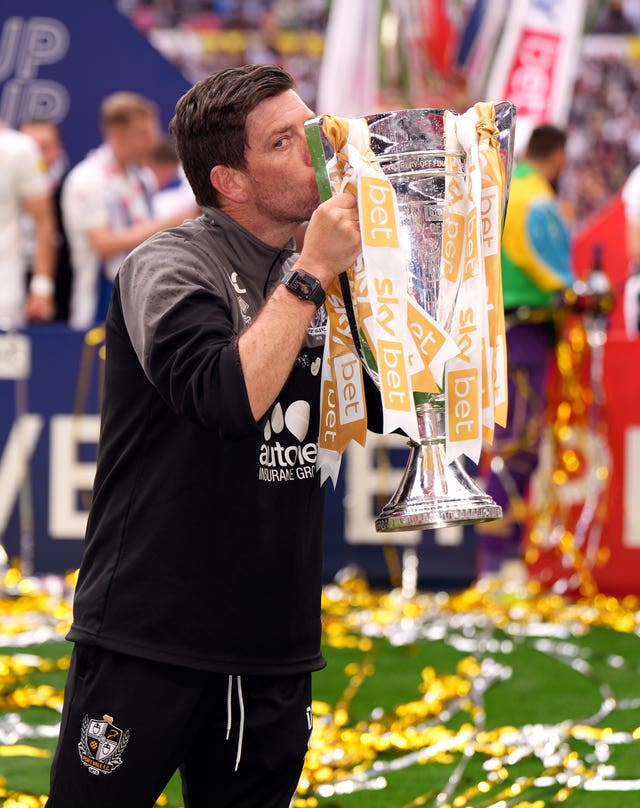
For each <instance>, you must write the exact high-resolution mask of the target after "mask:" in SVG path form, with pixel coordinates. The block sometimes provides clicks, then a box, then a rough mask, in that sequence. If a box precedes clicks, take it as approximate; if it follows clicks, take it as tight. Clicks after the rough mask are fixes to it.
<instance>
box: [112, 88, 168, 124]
mask: <svg viewBox="0 0 640 808" xmlns="http://www.w3.org/2000/svg"><path fill="white" fill-rule="evenodd" d="M158 116H159V112H158V105H157V104H156V103H155V102H154V101H151V100H149V99H148V98H145V97H144V96H143V95H139V94H138V93H130V92H125V91H122V92H117V93H111V95H108V96H107V97H106V98H104V99H103V101H102V104H101V105H100V128H101V130H102V134H103V135H104V134H105V132H106V131H107V130H108V129H109V128H110V127H112V126H128V125H129V124H130V123H131V122H132V121H133V120H135V119H136V118H138V117H153V118H157V117H158Z"/></svg>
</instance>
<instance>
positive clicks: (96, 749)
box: [78, 715, 129, 774]
mask: <svg viewBox="0 0 640 808" xmlns="http://www.w3.org/2000/svg"><path fill="white" fill-rule="evenodd" d="M128 743H129V730H128V729H127V730H122V729H120V728H119V727H116V726H115V724H114V723H113V717H112V716H110V715H103V716H102V718H89V716H88V715H85V717H84V720H83V722H82V732H81V735H80V743H79V744H78V752H79V753H80V760H81V761H82V763H83V765H85V766H87V767H88V769H89V771H90V772H91V774H111V772H112V771H113V770H114V769H117V768H118V766H119V765H120V764H121V763H122V753H123V752H124V750H125V747H126V746H127V744H128Z"/></svg>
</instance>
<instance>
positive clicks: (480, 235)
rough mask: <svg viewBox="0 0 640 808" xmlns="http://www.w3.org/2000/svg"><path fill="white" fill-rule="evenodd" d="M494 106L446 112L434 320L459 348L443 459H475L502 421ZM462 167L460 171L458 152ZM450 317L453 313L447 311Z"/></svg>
mask: <svg viewBox="0 0 640 808" xmlns="http://www.w3.org/2000/svg"><path fill="white" fill-rule="evenodd" d="M496 131H497V130H496V126H495V109H494V107H493V105H492V104H476V106H475V107H472V108H471V109H469V110H467V112H465V113H464V114H463V115H454V114H452V113H450V112H446V113H445V139H446V150H447V153H448V155H449V156H448V161H449V165H448V166H447V168H448V171H447V180H446V189H445V218H444V222H443V241H442V272H441V294H440V298H439V319H440V318H442V321H446V318H450V320H449V321H448V328H450V333H451V336H452V337H453V339H454V340H455V341H456V343H457V345H458V348H459V349H460V350H459V353H458V354H457V355H456V356H455V357H453V358H452V359H450V360H449V361H448V362H447V365H446V368H445V413H446V418H445V422H446V438H447V439H446V459H447V462H451V461H452V460H454V459H455V458H456V457H458V456H460V455H461V454H464V455H467V457H469V458H470V459H471V460H473V461H474V462H476V463H477V462H478V460H479V458H480V451H481V449H482V442H483V440H486V441H487V442H490V441H491V440H492V439H493V429H494V423H495V422H496V420H497V421H498V422H499V423H501V424H503V425H504V422H505V420H506V405H507V393H506V389H507V385H506V351H505V335H504V314H503V304H502V281H501V276H500V234H501V228H502V199H503V190H504V183H505V177H504V171H503V169H502V164H501V160H500V154H499V151H498V142H497V139H496V138H495V133H496ZM461 150H462V152H463V153H464V156H465V171H464V172H462V171H461V170H460V162H459V161H460V158H459V157H458V156H457V154H458V153H460V151H461ZM451 315H452V316H451Z"/></svg>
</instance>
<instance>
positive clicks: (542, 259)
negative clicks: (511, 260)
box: [523, 199, 573, 292]
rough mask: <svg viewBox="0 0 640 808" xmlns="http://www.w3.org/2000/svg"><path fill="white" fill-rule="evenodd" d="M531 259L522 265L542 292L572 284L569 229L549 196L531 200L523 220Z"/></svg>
mask: <svg viewBox="0 0 640 808" xmlns="http://www.w3.org/2000/svg"><path fill="white" fill-rule="evenodd" d="M526 238H527V242H528V246H529V249H530V253H531V261H530V262H528V263H527V265H525V266H523V269H524V270H525V271H526V272H527V274H529V275H530V276H531V278H532V280H533V281H534V282H535V283H536V284H537V285H538V286H539V287H540V288H541V289H543V290H544V291H547V292H552V291H557V290H560V289H565V288H567V287H568V286H571V284H572V283H573V271H572V269H571V248H570V240H569V230H568V228H567V226H566V224H565V223H564V220H563V219H562V215H561V213H560V210H559V208H558V205H557V204H556V202H555V200H553V199H542V200H539V201H537V202H535V203H533V204H532V205H531V207H530V209H529V213H528V215H527V221H526Z"/></svg>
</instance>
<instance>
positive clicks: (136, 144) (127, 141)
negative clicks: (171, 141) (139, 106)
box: [114, 115, 160, 164]
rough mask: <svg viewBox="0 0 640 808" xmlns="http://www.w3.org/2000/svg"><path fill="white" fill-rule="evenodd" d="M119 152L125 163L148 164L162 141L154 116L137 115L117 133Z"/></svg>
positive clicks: (119, 128)
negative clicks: (150, 156)
mask: <svg viewBox="0 0 640 808" xmlns="http://www.w3.org/2000/svg"><path fill="white" fill-rule="evenodd" d="M114 134H116V136H117V139H118V144H119V145H118V150H119V152H120V154H121V155H122V158H121V159H123V161H124V162H127V163H142V164H144V163H146V162H147V161H148V160H149V155H150V154H151V151H152V150H153V149H154V147H155V146H156V144H157V143H158V141H159V139H160V126H159V124H158V121H157V119H156V118H155V116H154V115H136V116H135V117H134V118H133V119H132V120H131V121H130V122H129V123H128V124H127V125H126V126H121V127H118V132H117V133H116V132H115V131H114Z"/></svg>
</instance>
